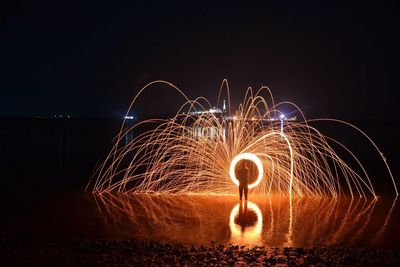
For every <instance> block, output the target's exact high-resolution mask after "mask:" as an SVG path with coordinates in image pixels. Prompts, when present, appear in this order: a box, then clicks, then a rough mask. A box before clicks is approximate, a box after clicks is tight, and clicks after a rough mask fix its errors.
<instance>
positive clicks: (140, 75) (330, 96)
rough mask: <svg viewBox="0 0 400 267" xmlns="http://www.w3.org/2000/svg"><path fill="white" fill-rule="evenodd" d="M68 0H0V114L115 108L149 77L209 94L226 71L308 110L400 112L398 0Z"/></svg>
mask: <svg viewBox="0 0 400 267" xmlns="http://www.w3.org/2000/svg"><path fill="white" fill-rule="evenodd" d="M10 2H11V1H10ZM72 2H75V1H48V2H45V1H29V2H28V1H27V2H21V1H12V2H11V3H7V4H6V3H2V4H0V14H1V17H0V32H1V37H0V40H1V42H0V48H1V49H0V51H1V52H0V59H1V60H0V116H50V115H53V114H64V115H66V114H70V115H71V116H93V117H112V116H116V115H117V114H122V113H123V112H124V111H125V110H126V108H127V106H128V105H129V102H130V100H131V99H132V98H133V96H134V95H135V94H136V92H137V91H138V90H139V89H140V88H141V87H142V86H144V85H145V84H146V83H147V82H150V81H152V80H156V79H164V80H168V81H171V82H173V83H175V84H176V85H178V86H179V87H180V88H181V89H183V90H184V91H185V92H186V93H187V94H188V96H189V97H191V98H195V97H197V96H200V95H202V96H206V97H208V98H210V99H211V100H213V101H215V100H216V97H217V93H218V88H219V85H220V83H221V81H222V79H224V78H227V79H228V80H229V82H230V85H231V89H232V94H233V98H234V99H233V102H234V103H237V102H238V101H239V100H240V99H241V98H242V97H243V95H244V91H245V89H246V88H247V86H253V87H255V88H257V87H259V86H260V85H261V84H264V85H268V86H270V87H271V89H272V90H273V93H274V95H275V97H276V99H277V100H278V101H284V100H288V101H293V102H295V103H297V104H298V105H299V106H300V107H301V108H302V109H303V110H304V111H305V113H306V115H308V116H309V117H326V116H331V117H338V118H342V119H377V118H382V117H385V118H389V119H394V118H397V117H399V116H400V111H399V110H398V107H399V104H398V98H397V95H398V93H397V92H398V90H399V79H400V77H399V71H398V70H399V68H398V64H399V63H398V62H399V48H400V43H399V30H398V25H399V24H400V23H399V20H400V16H399V14H400V8H399V4H398V1H376V2H375V3H367V2H370V1H364V2H359V3H353V4H349V3H347V2H343V3H341V4H339V3H331V2H330V1H329V2H328V1H315V2H308V1H276V2H271V1H264V2H257V4H255V3H252V4H249V3H247V2H250V1H242V2H234V1H218V3H216V2H217V1H209V2H208V4H202V3H204V1H182V2H180V3H178V2H171V1H143V2H138V1H127V2H122V1H101V0H97V1H82V2H84V3H79V2H81V1H77V3H72ZM251 2H252V1H251ZM176 99H180V98H177V97H173V95H171V94H170V93H168V92H165V90H163V88H160V89H158V90H154V91H152V92H151V93H148V94H146V95H145V96H144V98H143V103H145V104H144V105H138V108H137V109H136V110H135V113H137V114H139V115H144V114H150V113H153V114H162V113H169V112H172V111H174V110H175V108H176V106H177V105H178V101H177V100H176ZM179 104H180V103H179Z"/></svg>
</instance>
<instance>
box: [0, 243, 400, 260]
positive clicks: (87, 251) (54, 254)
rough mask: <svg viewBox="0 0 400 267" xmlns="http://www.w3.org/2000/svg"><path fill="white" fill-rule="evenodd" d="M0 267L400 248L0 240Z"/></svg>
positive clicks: (362, 253)
mask: <svg viewBox="0 0 400 267" xmlns="http://www.w3.org/2000/svg"><path fill="white" fill-rule="evenodd" d="M0 251H1V252H0V255H1V263H2V264H1V265H2V266H400V250H390V249H375V248H367V247H347V246H327V247H313V248H269V247H244V246H235V245H231V244H225V245H221V244H215V243H213V242H211V243H210V244H209V245H208V246H190V245H183V244H179V243H160V242H158V241H149V242H148V241H138V240H128V241H118V240H89V239H84V238H65V237H26V236H23V237H22V236H20V237H3V238H2V239H1V245H0Z"/></svg>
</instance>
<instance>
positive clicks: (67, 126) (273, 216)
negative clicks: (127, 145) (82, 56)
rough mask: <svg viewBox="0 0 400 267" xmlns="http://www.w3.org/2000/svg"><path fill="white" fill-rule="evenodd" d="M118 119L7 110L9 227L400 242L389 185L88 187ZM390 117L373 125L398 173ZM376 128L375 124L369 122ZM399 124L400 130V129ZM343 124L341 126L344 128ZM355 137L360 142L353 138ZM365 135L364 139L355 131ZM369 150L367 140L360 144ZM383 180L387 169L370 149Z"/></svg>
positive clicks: (2, 130)
mask: <svg viewBox="0 0 400 267" xmlns="http://www.w3.org/2000/svg"><path fill="white" fill-rule="evenodd" d="M119 123H120V122H119V121H117V120H69V121H66V120H50V121H49V120H3V121H2V124H1V127H0V137H1V141H0V145H1V146H0V148H1V151H2V155H1V158H0V159H1V162H2V165H1V166H2V175H1V177H2V178H1V179H2V187H1V191H2V192H1V208H2V211H3V215H2V217H3V216H4V219H2V220H1V222H0V223H1V227H2V229H3V234H15V233H23V234H29V235H32V234H34V235H35V234H50V235H54V234H56V235H66V236H71V237H73V236H85V237H88V238H107V239H114V238H118V239H130V238H141V239H150V240H154V239H157V240H161V241H179V242H183V243H188V244H210V242H211V241H212V240H214V241H216V242H218V243H234V244H244V245H261V244H264V245H267V246H318V245H329V244H347V245H370V246H375V247H394V248H399V246H400V245H399V244H398V239H399V238H400V230H399V229H400V228H399V227H398V225H399V224H400V205H399V203H397V202H398V201H396V200H395V199H394V198H393V197H394V195H393V192H392V191H390V188H389V190H388V191H387V190H385V189H382V190H380V191H378V192H379V194H380V195H381V197H380V198H379V199H377V200H375V199H359V198H356V199H350V198H340V199H307V198H302V199H293V201H292V203H290V202H289V200H288V199H287V198H255V197H252V196H251V195H250V199H249V202H248V203H247V205H245V204H244V203H239V202H238V199H237V197H236V196H235V197H234V196H180V197H178V196H168V197H165V196H164V197H162V196H153V197H149V196H143V195H136V196H127V195H118V194H103V195H93V194H91V193H84V192H83V188H84V186H85V185H86V182H87V181H88V177H89V176H90V174H91V172H92V170H93V167H94V166H95V164H96V162H97V161H98V160H99V159H101V158H102V157H103V156H104V154H105V153H106V152H107V149H108V148H109V146H110V144H111V140H112V138H113V136H114V135H115V133H116V131H117V130H118V126H119ZM380 125H381V124H371V125H370V126H368V125H367V128H368V129H367V130H368V132H369V133H371V135H372V137H373V138H374V139H375V140H376V141H377V143H378V145H380V146H381V147H382V150H383V151H384V152H385V155H386V157H387V159H388V162H389V164H391V166H392V167H393V172H394V175H395V177H396V178H397V177H398V175H399V165H398V159H399V158H398V156H397V152H398V151H399V147H398V146H399V144H400V142H399V141H400V140H399V136H400V133H398V132H399V127H398V126H399V124H398V123H396V122H393V123H392V124H391V125H389V126H390V127H391V128H390V130H389V132H391V133H393V136H392V138H387V136H380V135H379V134H378V133H379V129H377V127H378V128H379V127H380ZM364 128H366V127H364ZM397 133H398V134H397ZM340 134H343V132H341V131H340V132H339V133H338V135H340ZM348 140H349V142H354V140H353V139H352V138H348ZM355 140H357V139H355ZM354 150H355V151H356V152H359V153H360V154H369V153H370V152H368V153H365V152H366V151H369V150H366V148H365V146H363V144H357V143H356V144H355V148H354ZM366 160H367V162H368V164H367V166H368V167H369V172H370V173H372V175H373V176H372V177H374V179H375V181H376V182H375V183H376V185H377V187H379V188H381V187H382V188H384V186H383V185H386V184H387V181H388V180H387V179H388V177H387V175H386V174H384V169H382V168H381V167H382V166H381V165H380V162H379V160H376V159H375V158H374V157H372V156H371V157H367V158H366Z"/></svg>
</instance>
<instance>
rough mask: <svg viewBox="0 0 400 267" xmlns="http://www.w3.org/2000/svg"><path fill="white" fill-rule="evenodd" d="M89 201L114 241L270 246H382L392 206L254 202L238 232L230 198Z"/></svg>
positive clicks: (105, 197) (360, 201) (358, 201)
mask: <svg viewBox="0 0 400 267" xmlns="http://www.w3.org/2000/svg"><path fill="white" fill-rule="evenodd" d="M93 198H94V200H95V203H96V205H97V207H98V210H99V213H100V214H101V218H103V219H104V224H105V226H106V227H107V228H106V229H107V230H111V232H112V233H116V234H117V235H118V237H119V238H128V239H131V238H143V239H151V240H161V241H171V240H173V241H179V242H188V243H191V244H209V242H210V240H215V241H217V242H218V243H229V242H232V243H235V244H244V245H260V244H263V245H266V246H271V247H285V246H300V247H308V246H316V245H331V244H338V243H341V244H349V245H353V244H363V245H374V244H378V243H379V242H380V244H382V242H383V241H384V239H383V237H385V236H386V235H385V233H386V230H387V228H388V227H387V225H388V224H389V221H390V217H391V214H392V211H393V209H394V207H395V204H396V200H395V201H394V202H393V203H385V202H383V201H382V200H380V199H371V200H367V199H364V198H354V199H349V200H346V199H344V198H294V199H293V201H292V208H290V204H289V202H290V201H289V198H288V197H269V198H257V199H256V200H255V201H254V202H250V201H248V207H247V208H248V211H250V212H252V214H253V215H254V217H255V218H253V219H254V220H253V221H251V222H252V223H254V224H251V223H250V224H248V225H245V227H242V226H241V225H240V224H237V221H236V223H235V218H237V216H238V215H239V211H240V204H237V202H236V198H233V197H220V196H209V197H206V196H178V195H146V194H133V195H127V194H107V193H105V194H93ZM256 203H257V204H256ZM242 208H243V207H242ZM382 212H383V213H384V215H382ZM377 214H380V216H377ZM371 218H374V219H371ZM277 222H279V223H277ZM106 232H110V231H106ZM114 238H115V236H114Z"/></svg>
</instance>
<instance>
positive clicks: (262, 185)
mask: <svg viewBox="0 0 400 267" xmlns="http://www.w3.org/2000/svg"><path fill="white" fill-rule="evenodd" d="M157 85H162V86H163V87H164V86H165V85H167V86H169V87H170V88H171V89H172V90H176V91H177V92H178V93H179V94H181V95H182V96H183V100H184V102H183V104H182V106H181V107H180V108H179V109H178V110H177V112H176V114H175V116H173V117H172V118H170V119H149V120H144V121H138V122H137V123H136V124H134V125H133V126H128V125H127V124H125V120H124V122H123V123H122V125H121V128H120V132H119V133H118V135H117V136H116V138H115V142H114V145H113V147H112V149H111V151H110V152H109V154H108V156H107V157H106V158H105V160H104V161H103V162H102V163H101V164H100V165H99V167H98V168H97V169H96V170H95V171H94V174H93V176H92V178H91V179H90V181H89V183H88V185H87V189H88V188H90V189H91V190H92V191H93V192H97V193H105V192H112V191H117V192H123V193H146V194H237V187H236V186H237V185H238V182H237V179H236V178H235V176H234V167H235V165H236V163H237V161H239V160H240V159H241V157H243V155H247V156H248V159H250V160H252V161H253V162H254V163H255V164H256V165H257V169H258V178H257V180H256V181H255V182H254V183H253V184H251V185H250V186H249V187H250V188H251V193H252V194H254V195H282V196H289V197H290V200H291V199H292V197H293V196H300V197H302V196H312V197H325V196H333V197H338V196H340V195H342V194H343V193H349V194H350V195H351V197H354V196H363V197H366V196H367V195H372V196H374V197H377V193H376V192H375V189H374V186H373V179H371V177H369V176H368V173H367V172H366V171H365V168H364V165H363V164H362V162H361V160H359V159H358V158H357V157H356V155H354V153H353V152H352V151H351V150H350V149H348V148H347V146H346V145H345V144H342V143H341V142H338V141H336V140H335V139H333V138H331V137H328V136H325V135H323V134H322V133H321V132H320V131H319V130H318V129H316V128H315V127H312V126H311V125H310V123H311V122H313V121H315V120H307V119H306V118H305V116H304V114H303V113H302V111H301V110H300V109H299V108H298V107H297V106H296V105H295V104H293V103H291V102H281V103H277V104H275V102H274V99H273V96H272V93H271V90H270V89H269V88H268V87H266V86H262V87H261V88H260V89H259V90H258V91H257V92H256V93H255V94H254V93H253V90H252V89H251V88H248V90H247V91H246V95H245V98H244V99H243V101H242V103H241V104H240V105H239V106H238V108H237V110H236V111H235V112H233V113H230V112H231V104H230V99H229V97H230V92H229V86H228V82H227V81H226V80H224V81H223V82H222V85H221V88H220V92H219V94H218V95H219V97H218V98H219V99H220V97H221V95H222V92H223V91H226V93H227V96H228V100H227V102H226V103H225V102H224V103H225V104H224V107H223V110H224V112H225V109H227V113H220V112H207V111H210V110H211V111H215V110H217V109H218V102H217V105H216V107H214V106H213V105H211V103H210V102H209V101H208V100H207V99H205V98H203V97H198V98H196V99H194V100H190V99H189V98H188V97H187V96H186V95H185V94H184V93H183V91H182V90H180V89H179V88H178V87H176V86H175V85H173V84H171V83H169V82H166V81H154V82H151V83H149V84H148V85H146V86H145V87H143V88H142V89H141V90H140V91H139V93H138V94H137V95H136V96H135V97H134V100H133V101H132V103H131V104H130V106H129V109H128V111H127V113H126V116H128V114H130V112H131V109H132V108H133V107H134V104H135V103H136V102H137V100H138V98H139V97H140V95H141V94H142V92H143V91H144V90H150V89H153V87H155V86H157ZM282 105H285V106H289V105H290V106H291V107H292V109H295V110H297V113H298V114H300V117H301V119H300V120H299V121H294V120H290V119H289V120H286V118H285V116H284V115H283V113H282V112H281V111H280V110H279V109H278V107H280V106H282ZM218 110H219V109H218ZM285 110H287V107H286V108H285ZM280 115H281V116H280ZM282 115H283V116H282ZM276 118H280V120H276ZM283 119H285V127H284V129H283ZM321 120H324V121H334V122H337V123H341V124H345V125H347V126H350V127H352V128H353V129H355V130H356V131H358V132H361V133H362V135H363V136H364V137H365V138H366V139H367V140H368V141H369V142H370V143H371V144H372V147H371V148H375V149H376V151H377V152H378V154H379V155H380V156H381V155H382V152H381V151H380V149H379V148H378V147H377V146H376V144H375V143H374V142H373V141H372V140H371V138H370V137H368V135H366V134H365V133H364V132H362V131H361V130H360V129H359V128H357V127H356V126H354V125H351V124H349V123H347V122H343V121H339V120H334V119H321ZM149 128H150V130H149ZM144 129H145V130H144ZM133 133H134V134H133ZM128 136H133V138H132V140H128V142H127V137H128ZM331 144H335V145H339V146H340V147H341V148H343V149H344V150H345V152H344V153H347V156H349V157H350V158H352V159H353V161H352V162H346V161H344V160H343V159H342V157H341V156H340V155H338V154H337V153H336V151H335V150H334V149H333V147H332V146H331ZM371 151H373V150H372V149H371ZM249 155H252V156H249ZM247 156H246V157H247ZM382 160H383V161H384V164H385V167H386V169H387V171H388V174H389V176H390V177H391V180H392V183H393V187H394V190H395V193H396V195H397V194H398V191H397V186H396V182H395V180H394V177H393V175H392V172H391V170H390V168H389V165H388V163H387V161H386V160H384V159H382ZM351 166H352V167H351ZM354 167H356V168H355V169H360V170H362V172H357V171H356V170H355V169H354Z"/></svg>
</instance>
